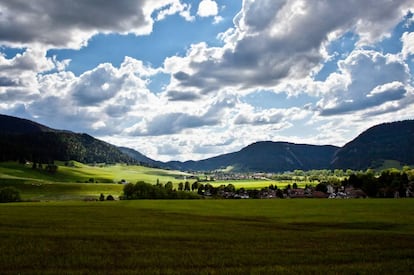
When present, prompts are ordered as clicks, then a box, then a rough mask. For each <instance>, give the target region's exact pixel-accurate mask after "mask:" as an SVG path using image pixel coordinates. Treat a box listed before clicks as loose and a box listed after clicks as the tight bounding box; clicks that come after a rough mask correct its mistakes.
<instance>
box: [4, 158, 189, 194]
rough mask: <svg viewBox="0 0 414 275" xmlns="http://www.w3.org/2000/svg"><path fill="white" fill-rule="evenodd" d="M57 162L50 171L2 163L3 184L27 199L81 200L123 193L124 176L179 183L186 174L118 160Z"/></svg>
mask: <svg viewBox="0 0 414 275" xmlns="http://www.w3.org/2000/svg"><path fill="white" fill-rule="evenodd" d="M58 164H60V165H59V168H58V170H57V172H56V173H55V174H50V173H48V172H46V171H42V170H39V169H37V170H35V169H32V168H31V166H30V165H22V164H17V163H15V162H3V163H0V187H2V186H13V187H16V188H17V189H19V190H20V192H21V196H22V198H23V199H24V200H82V199H88V198H97V197H98V196H99V195H100V194H101V193H103V194H104V195H106V196H107V195H109V194H110V195H112V196H115V197H118V196H120V195H121V193H122V188H123V185H122V184H118V182H120V181H121V180H125V181H127V182H132V183H135V182H137V181H145V182H148V183H151V184H155V183H157V181H159V182H160V183H163V184H165V183H166V182H168V181H171V182H173V183H174V185H175V186H176V187H177V186H178V183H179V182H183V181H184V176H187V174H185V173H182V172H179V171H169V170H162V169H154V168H148V167H143V166H128V165H121V164H118V165H111V166H102V167H98V166H88V165H84V164H81V163H75V167H67V166H64V165H63V163H58Z"/></svg>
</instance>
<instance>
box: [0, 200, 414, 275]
mask: <svg viewBox="0 0 414 275" xmlns="http://www.w3.org/2000/svg"><path fill="white" fill-rule="evenodd" d="M412 213H414V203H413V201H412V200H410V199H400V200H394V199H366V200H357V199H355V200H318V199H303V200H301V199H294V200H196V201H185V200H179V201H149V200H142V201H105V202H40V203H9V204H0V239H1V242H0V251H1V254H0V273H1V274H375V273H376V274H412V271H413V270H414V216H413V214H412Z"/></svg>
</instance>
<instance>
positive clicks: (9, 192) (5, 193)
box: [0, 187, 21, 203]
mask: <svg viewBox="0 0 414 275" xmlns="http://www.w3.org/2000/svg"><path fill="white" fill-rule="evenodd" d="M18 201H21V198H20V192H19V190H17V189H16V188H14V187H4V188H1V189H0V203H1V202H18Z"/></svg>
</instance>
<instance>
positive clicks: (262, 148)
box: [166, 141, 339, 172]
mask: <svg viewBox="0 0 414 275" xmlns="http://www.w3.org/2000/svg"><path fill="white" fill-rule="evenodd" d="M338 149H339V148H338V147H335V146H330V145H325V146H318V145H306V144H294V143H288V142H272V141H262V142H256V143H253V144H251V145H249V146H247V147H245V148H243V149H241V150H240V151H238V152H234V153H229V154H225V155H220V156H217V157H213V158H209V159H205V160H200V161H187V162H168V163H166V166H167V167H169V168H171V169H180V170H196V171H197V170H216V169H222V168H226V167H228V166H233V168H234V170H236V171H252V172H255V171H260V172H283V171H293V170H296V169H301V170H312V169H326V168H328V167H329V164H330V161H331V159H332V157H333V156H334V154H335V152H336V151H337V150H338Z"/></svg>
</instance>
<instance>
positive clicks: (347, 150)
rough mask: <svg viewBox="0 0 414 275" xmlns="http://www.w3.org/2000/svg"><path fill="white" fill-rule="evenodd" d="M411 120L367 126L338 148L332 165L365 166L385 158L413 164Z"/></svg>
mask: <svg viewBox="0 0 414 275" xmlns="http://www.w3.org/2000/svg"><path fill="white" fill-rule="evenodd" d="M413 145H414V120H405V121H398V122H392V123H384V124H380V125H376V126H374V127H371V128H369V129H368V130H366V131H364V132H363V133H361V134H360V135H359V136H358V137H356V138H355V139H354V140H352V141H351V142H349V143H347V144H346V145H345V146H343V147H342V148H341V149H340V150H338V151H337V152H336V154H335V156H334V159H333V160H332V164H331V167H332V168H341V169H355V170H359V169H362V170H364V169H367V168H376V167H378V166H381V165H382V163H383V162H384V161H385V160H393V161H397V162H400V163H402V164H411V165H412V164H414V146H413Z"/></svg>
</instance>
